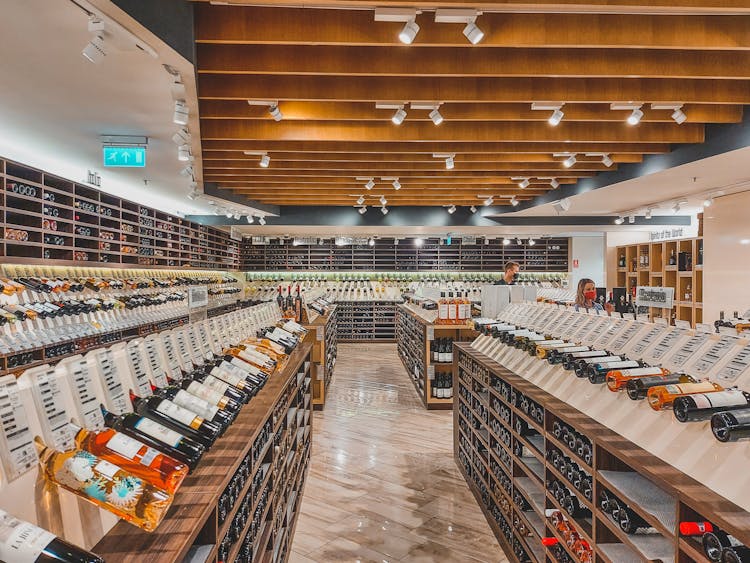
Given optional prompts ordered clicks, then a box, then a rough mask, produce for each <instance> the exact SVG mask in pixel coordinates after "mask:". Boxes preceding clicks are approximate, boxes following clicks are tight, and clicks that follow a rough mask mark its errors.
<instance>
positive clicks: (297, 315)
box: [294, 285, 302, 323]
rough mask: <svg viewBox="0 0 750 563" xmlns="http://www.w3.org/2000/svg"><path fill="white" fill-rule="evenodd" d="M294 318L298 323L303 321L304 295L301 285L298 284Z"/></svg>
mask: <svg viewBox="0 0 750 563" xmlns="http://www.w3.org/2000/svg"><path fill="white" fill-rule="evenodd" d="M294 320H295V321H296V322H298V323H299V322H301V321H302V296H301V295H300V289H299V285H297V295H295V296H294Z"/></svg>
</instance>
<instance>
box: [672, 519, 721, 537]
mask: <svg viewBox="0 0 750 563" xmlns="http://www.w3.org/2000/svg"><path fill="white" fill-rule="evenodd" d="M713 531H714V527H713V525H712V524H711V522H706V521H703V522H680V534H681V535H683V536H701V535H703V534H705V533H706V532H713Z"/></svg>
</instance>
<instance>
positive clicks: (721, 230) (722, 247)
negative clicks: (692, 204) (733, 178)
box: [703, 192, 750, 323]
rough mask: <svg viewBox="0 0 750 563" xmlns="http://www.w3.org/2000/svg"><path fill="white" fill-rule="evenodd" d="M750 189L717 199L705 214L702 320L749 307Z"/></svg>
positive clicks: (712, 318)
mask: <svg viewBox="0 0 750 563" xmlns="http://www.w3.org/2000/svg"><path fill="white" fill-rule="evenodd" d="M748 209H750V192H745V193H740V194H734V195H730V196H724V197H720V198H717V199H716V200H715V201H714V204H713V205H712V206H711V207H709V208H707V209H706V210H705V212H704V213H703V322H705V323H713V322H714V321H715V320H717V319H718V318H719V311H722V310H723V311H725V312H726V314H727V315H731V314H732V312H734V311H739V312H740V314H742V313H743V312H745V311H746V310H747V309H750V284H748V279H750V222H748V220H747V219H748Z"/></svg>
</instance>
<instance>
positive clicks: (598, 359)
mask: <svg viewBox="0 0 750 563" xmlns="http://www.w3.org/2000/svg"><path fill="white" fill-rule="evenodd" d="M621 361H623V359H622V357H621V356H612V355H610V354H605V355H603V356H589V357H585V358H580V359H578V360H577V361H576V363H575V364H574V367H573V371H574V372H575V374H576V376H577V377H588V373H589V366H591V365H594V364H601V363H607V362H621Z"/></svg>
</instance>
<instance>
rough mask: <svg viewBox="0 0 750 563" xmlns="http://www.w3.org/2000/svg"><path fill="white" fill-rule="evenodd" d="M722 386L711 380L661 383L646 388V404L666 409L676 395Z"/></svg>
mask: <svg viewBox="0 0 750 563" xmlns="http://www.w3.org/2000/svg"><path fill="white" fill-rule="evenodd" d="M723 390H724V388H723V387H722V386H721V385H719V384H718V383H714V382H713V381H708V380H706V381H699V382H698V383H681V384H679V385H661V386H659V387H652V388H651V389H649V390H648V395H646V398H647V399H648V404H649V405H650V406H651V408H652V409H654V410H655V411H660V410H663V409H668V408H670V407H671V406H672V403H673V402H674V400H675V399H676V398H677V397H681V396H682V395H691V394H693V393H714V392H716V391H723Z"/></svg>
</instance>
